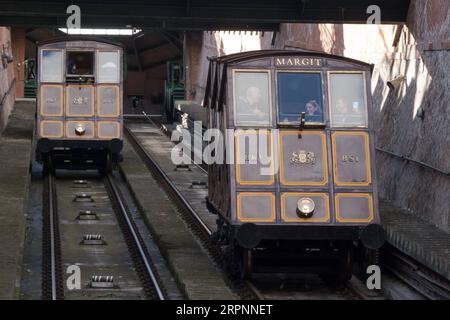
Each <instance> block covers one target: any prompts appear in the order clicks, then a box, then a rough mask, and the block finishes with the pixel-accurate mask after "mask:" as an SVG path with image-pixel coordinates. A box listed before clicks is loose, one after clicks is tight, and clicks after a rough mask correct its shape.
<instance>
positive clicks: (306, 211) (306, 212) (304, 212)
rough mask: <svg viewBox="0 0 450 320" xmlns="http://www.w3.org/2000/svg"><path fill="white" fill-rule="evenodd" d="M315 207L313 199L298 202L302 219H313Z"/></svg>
mask: <svg viewBox="0 0 450 320" xmlns="http://www.w3.org/2000/svg"><path fill="white" fill-rule="evenodd" d="M315 207H316V205H315V203H314V201H313V200H312V199H311V198H301V199H299V200H298V201H297V213H298V215H299V216H300V217H301V218H311V217H312V215H313V212H314V209H315Z"/></svg>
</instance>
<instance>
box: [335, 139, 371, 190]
mask: <svg viewBox="0 0 450 320" xmlns="http://www.w3.org/2000/svg"><path fill="white" fill-rule="evenodd" d="M336 136H362V137H364V157H365V160H366V165H365V167H366V177H367V181H366V182H344V181H339V179H338V174H337V173H338V168H337V159H336ZM331 148H332V156H333V178H334V183H335V184H336V186H340V187H341V186H342V187H347V186H348V187H357V186H358V187H367V186H369V185H370V184H371V183H372V175H371V166H370V148H369V135H368V134H367V132H361V131H339V132H337V131H336V132H333V133H332V134H331Z"/></svg>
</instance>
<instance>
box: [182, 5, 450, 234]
mask: <svg viewBox="0 0 450 320" xmlns="http://www.w3.org/2000/svg"><path fill="white" fill-rule="evenodd" d="M381 14H383V13H382V12H381ZM246 34H247V37H249V38H243V36H242V34H233V33H232V32H231V33H230V32H228V33H226V32H213V33H203V34H200V35H199V34H197V35H196V36H195V41H191V39H190V37H187V38H186V44H185V45H186V50H185V51H186V53H185V57H187V59H185V61H187V64H189V67H191V66H192V68H191V70H190V74H189V77H188V78H187V83H188V88H191V89H193V90H194V91H196V94H195V95H192V94H191V95H190V97H188V98H190V99H192V100H196V101H197V102H201V99H202V97H203V90H204V87H203V86H204V84H205V83H206V75H207V73H206V72H207V68H208V63H207V60H206V57H207V56H213V55H222V54H228V53H232V52H239V51H248V50H258V49H296V48H301V49H310V50H317V51H323V52H327V53H332V54H337V55H343V56H346V57H350V58H354V59H358V60H362V61H365V62H368V63H373V64H374V72H373V75H372V88H371V91H372V95H373V102H374V108H375V110H374V115H375V130H376V141H375V143H376V146H378V147H380V148H382V149H385V150H387V151H390V152H393V153H395V154H398V155H400V156H406V157H409V158H411V159H413V160H417V161H418V162H422V163H425V164H427V165H429V166H431V167H433V168H436V169H438V170H441V171H444V172H450V129H449V128H450V102H449V101H450V76H449V75H448V73H449V71H450V2H449V1H448V0H412V1H411V5H410V8H409V12H408V18H407V22H406V24H405V25H352V24H343V25H342V24H340V25H337V24H283V25H281V27H280V31H279V32H277V33H276V34H275V35H274V34H272V33H265V34H264V35H263V34H261V33H259V34H257V35H255V34H253V35H251V34H249V33H246ZM257 39H259V41H257ZM272 44H273V45H272ZM198 53H200V54H199V55H197V54H198ZM194 57H195V58H194ZM197 57H198V58H197ZM194 59H195V61H194ZM397 76H401V77H404V81H403V82H401V83H400V85H399V87H398V88H396V89H394V90H390V89H389V88H388V86H387V82H388V81H389V80H392V79H394V78H395V77H397ZM376 162H377V171H378V172H377V175H378V182H379V193H380V197H381V198H384V199H388V200H390V201H392V202H393V203H394V204H395V205H397V206H399V207H402V208H405V209H407V210H409V211H410V212H411V213H412V214H415V215H417V216H420V217H423V218H424V219H425V220H427V221H430V222H432V223H433V224H435V225H437V226H439V227H440V228H442V229H444V230H449V229H450V206H449V203H450V202H449V199H450V177H449V176H446V175H444V174H442V173H439V172H438V170H434V169H430V168H426V167H425V166H423V165H420V164H418V163H415V162H414V161H409V162H408V161H404V160H401V159H398V158H396V157H395V156H392V155H389V154H387V153H384V152H381V151H380V152H377V154H376Z"/></svg>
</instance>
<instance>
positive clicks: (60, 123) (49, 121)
mask: <svg viewBox="0 0 450 320" xmlns="http://www.w3.org/2000/svg"><path fill="white" fill-rule="evenodd" d="M47 123H54V124H59V134H57V135H44V134H43V132H44V125H45V124H47ZM63 134H64V132H63V122H62V121H57V120H41V123H40V126H39V135H40V136H41V137H42V138H62V137H63Z"/></svg>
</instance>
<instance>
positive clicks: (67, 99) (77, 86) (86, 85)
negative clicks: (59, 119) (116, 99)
mask: <svg viewBox="0 0 450 320" xmlns="http://www.w3.org/2000/svg"><path fill="white" fill-rule="evenodd" d="M71 87H75V88H80V87H82V88H83V87H88V88H90V89H91V113H89V114H72V113H70V107H69V96H70V94H69V88H71ZM94 97H95V94H94V86H93V85H90V84H81V85H78V84H69V85H67V86H66V115H67V116H68V117H93V116H94Z"/></svg>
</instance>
